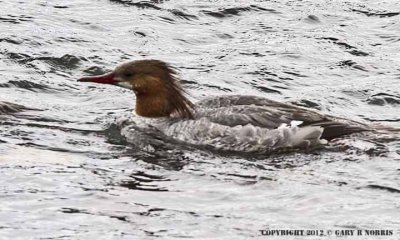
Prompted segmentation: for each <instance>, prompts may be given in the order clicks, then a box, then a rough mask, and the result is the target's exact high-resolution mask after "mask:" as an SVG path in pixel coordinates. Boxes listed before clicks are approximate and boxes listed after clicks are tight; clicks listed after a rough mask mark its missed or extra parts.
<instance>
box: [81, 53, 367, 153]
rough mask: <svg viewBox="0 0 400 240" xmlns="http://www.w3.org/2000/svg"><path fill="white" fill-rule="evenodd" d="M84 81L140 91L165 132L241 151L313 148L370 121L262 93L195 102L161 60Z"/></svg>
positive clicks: (140, 105)
mask: <svg viewBox="0 0 400 240" xmlns="http://www.w3.org/2000/svg"><path fill="white" fill-rule="evenodd" d="M78 81H80V82H95V83H103V84H112V85H116V86H120V87H123V88H127V89H131V90H133V91H134V92H135V95H136V107H135V112H136V114H137V115H139V116H141V117H144V118H150V119H153V120H152V121H150V123H149V124H150V125H151V126H152V127H156V128H157V129H158V130H160V131H161V132H162V133H164V134H165V135H167V136H169V137H172V138H174V139H177V140H180V141H183V142H187V143H190V144H194V145H201V146H211V147H213V148H215V149H221V150H227V151H236V152H267V153H269V152H273V151H275V150H279V149H282V148H285V149H286V148H310V147H315V146H319V145H322V144H326V143H327V141H329V140H332V139H334V138H338V137H341V136H343V135H348V134H352V133H356V132H362V131H368V130H370V129H369V127H368V126H366V125H364V124H361V123H358V122H355V121H352V120H347V119H344V118H338V117H333V116H329V115H324V114H321V113H318V112H316V111H313V110H309V109H306V108H303V107H298V106H294V105H291V104H286V103H280V102H277V101H273V100H269V99H266V98H263V97H256V96H240V95H227V96H218V97H212V98H208V99H205V100H202V101H200V102H198V103H197V104H196V105H194V104H193V103H192V102H191V101H190V100H189V99H188V98H187V97H186V92H185V91H184V90H183V89H182V87H181V85H180V84H179V79H178V77H177V73H176V71H175V69H174V68H173V67H171V66H170V65H169V64H167V63H165V62H163V61H159V60H138V61H130V62H127V63H123V64H121V65H119V66H117V67H116V68H115V70H114V71H112V72H110V73H107V74H104V75H100V76H91V77H83V78H80V79H79V80H78Z"/></svg>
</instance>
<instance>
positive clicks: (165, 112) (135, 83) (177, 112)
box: [78, 60, 193, 118]
mask: <svg viewBox="0 0 400 240" xmlns="http://www.w3.org/2000/svg"><path fill="white" fill-rule="evenodd" d="M78 81H80V82H96V83H105V84H112V85H117V86H120V87H124V88H128V89H131V90H133V91H134V92H135V94H136V108H135V111H136V113H137V114H138V115H140V116H143V117H169V116H172V115H173V116H178V117H182V118H193V115H192V111H193V104H192V103H191V102H190V101H189V99H187V98H186V97H185V91H184V90H183V89H182V87H181V86H180V84H179V81H178V78H177V76H176V71H175V70H174V69H173V68H172V67H171V66H169V65H168V64H167V63H165V62H162V61H158V60H139V61H131V62H127V63H123V64H121V65H119V66H117V67H116V68H115V70H114V71H112V72H110V73H107V74H104V75H101V76H92V77H83V78H81V79H79V80H78Z"/></svg>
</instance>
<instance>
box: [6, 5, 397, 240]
mask: <svg viewBox="0 0 400 240" xmlns="http://www.w3.org/2000/svg"><path fill="white" fill-rule="evenodd" d="M0 4H1V10H0V29H1V32H0V58H1V61H0V74H1V76H2V78H1V80H0V101H8V102H12V103H16V104H20V105H22V106H25V107H27V108H30V109H31V110H26V111H23V112H21V113H17V114H5V115H1V116H0V123H1V127H0V162H1V165H0V171H1V174H0V180H1V195H0V196H1V198H0V206H1V207H0V238H1V239H28V238H29V239H92V238H97V239H152V238H157V237H158V238H160V239H179V238H196V239H207V238H214V239H249V238H260V239H263V238H265V236H261V234H260V231H259V230H261V229H267V228H270V229H324V230H328V229H332V230H335V229H389V230H390V229H393V230H394V234H395V236H394V237H395V238H396V237H397V238H398V237H399V236H400V233H399V232H398V231H399V229H400V227H399V226H400V220H399V219H400V211H399V210H400V203H399V200H398V198H399V193H400V185H399V180H400V166H399V160H400V157H399V154H400V139H399V137H398V136H395V135H394V136H388V137H386V138H385V139H382V138H381V139H379V140H376V141H375V142H370V143H366V142H362V141H361V140H360V141H359V140H357V139H348V140H349V141H351V142H352V144H353V145H354V146H355V147H354V148H351V149H348V150H346V151H328V150H321V151H317V152H312V153H289V154H284V155H274V156H265V157H260V156H257V157H254V156H240V155H239V156H237V155H227V154H222V153H217V152H210V151H207V150H201V149H197V148H194V147H192V146H185V145H182V144H177V143H175V142H172V141H168V140H166V139H164V138H163V137H161V136H153V135H151V134H147V133H146V132H141V131H140V130H138V131H137V141H136V142H133V143H127V142H126V141H125V140H124V139H123V138H122V137H121V132H120V127H121V124H122V122H123V121H124V119H125V120H126V119H127V118H128V116H129V114H130V113H131V110H132V109H133V104H134V95H133V93H131V92H129V91H127V90H124V89H122V88H117V87H112V86H103V85H91V84H82V83H78V82H76V79H78V78H79V77H80V76H82V75H88V74H94V73H103V72H106V71H108V70H111V69H113V68H114V67H115V65H117V64H118V63H120V62H122V61H127V60H133V59H143V58H147V59H148V58H153V59H160V60H164V61H166V62H170V63H171V64H173V65H174V66H176V67H177V68H178V69H180V74H181V77H182V81H183V83H184V87H185V88H186V89H188V91H189V92H190V94H191V98H192V100H194V101H196V100H199V99H202V98H204V97H206V96H212V95H223V94H250V95H257V96H265V97H269V98H271V99H275V100H279V101H286V102H292V103H295V104H298V105H302V106H307V107H311V108H315V109H318V110H321V111H323V112H326V113H329V114H332V115H337V116H341V117H347V118H350V119H353V120H358V121H363V122H370V123H372V124H381V125H386V126H391V127H400V118H399V109H400V84H399V79H400V51H399V50H400V44H399V42H400V21H399V15H400V12H399V9H400V4H399V3H398V2H397V1H362V0H358V1H357V0H354V1H346V2H344V1H253V2H249V1H229V0H228V1H205V0H203V1H200V0H198V1H195V0H191V1H156V0H153V1H147V2H135V1H128V0H102V1H95V2H93V1H87V0H72V1H56V2H49V1H25V0H21V1H0ZM121 119H122V120H121ZM382 149H383V150H382ZM392 237H393V236H392ZM326 238H328V237H326ZM389 238H390V237H389ZM389 238H387V239H389ZM278 239H287V238H284V237H280V238H278ZM299 239H305V237H300V238H299ZM368 239H373V238H368Z"/></svg>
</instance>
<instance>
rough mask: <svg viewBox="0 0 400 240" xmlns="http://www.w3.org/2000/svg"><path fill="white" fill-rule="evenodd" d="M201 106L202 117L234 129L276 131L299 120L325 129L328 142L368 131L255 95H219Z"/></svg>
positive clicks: (305, 109)
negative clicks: (241, 127) (252, 128)
mask: <svg viewBox="0 0 400 240" xmlns="http://www.w3.org/2000/svg"><path fill="white" fill-rule="evenodd" d="M198 106H200V108H199V111H198V116H199V117H206V118H208V119H209V120H210V121H212V122H215V123H219V124H223V125H227V126H232V127H233V126H237V125H246V124H251V125H254V126H258V127H262V128H268V129H275V128H278V127H279V126H281V125H282V124H287V125H292V124H293V121H299V125H298V126H299V127H302V126H319V127H322V128H323V129H324V131H323V134H322V136H321V138H323V139H327V140H331V139H333V138H336V137H340V136H343V135H347V134H351V133H356V132H362V131H367V130H369V128H368V126H366V125H364V124H362V123H358V122H356V121H351V120H348V119H344V118H338V117H333V116H330V115H324V114H321V113H318V112H316V111H313V110H310V109H307V108H303V107H298V106H294V105H291V104H286V103H280V102H277V101H273V100H270V99H267V98H262V97H255V96H237V95H234V96H220V97H216V98H210V99H205V100H203V101H201V102H199V103H198Z"/></svg>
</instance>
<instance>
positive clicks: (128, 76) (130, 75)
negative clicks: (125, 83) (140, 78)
mask: <svg viewBox="0 0 400 240" xmlns="http://www.w3.org/2000/svg"><path fill="white" fill-rule="evenodd" d="M133 75H134V74H133V72H126V73H124V77H125V78H130V77H132V76H133Z"/></svg>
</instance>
